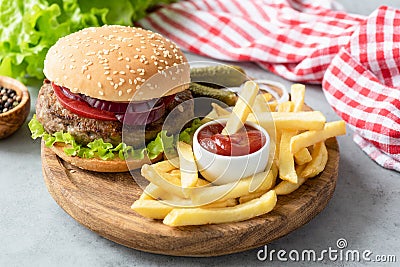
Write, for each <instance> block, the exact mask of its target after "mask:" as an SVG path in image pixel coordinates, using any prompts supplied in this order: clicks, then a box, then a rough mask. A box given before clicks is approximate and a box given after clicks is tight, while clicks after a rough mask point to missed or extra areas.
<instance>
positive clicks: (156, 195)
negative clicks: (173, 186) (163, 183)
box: [142, 183, 179, 200]
mask: <svg viewBox="0 0 400 267" xmlns="http://www.w3.org/2000/svg"><path fill="white" fill-rule="evenodd" d="M143 194H146V195H149V196H150V197H151V198H153V199H163V200H167V199H168V200H172V199H177V198H179V197H178V196H176V195H174V194H172V193H170V192H168V191H166V190H165V189H163V188H161V187H159V186H158V185H156V184H153V183H149V184H148V185H147V186H146V188H145V189H144V191H143ZM143 194H142V195H143Z"/></svg>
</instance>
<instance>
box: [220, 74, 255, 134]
mask: <svg viewBox="0 0 400 267" xmlns="http://www.w3.org/2000/svg"><path fill="white" fill-rule="evenodd" d="M258 90H259V88H258V85H257V84H256V83H255V82H253V81H247V82H246V83H245V84H244V87H243V89H242V91H241V92H240V94H239V98H238V100H237V102H236V104H235V106H234V107H233V110H232V113H231V114H230V115H229V118H228V121H227V122H226V126H225V128H224V129H223V130H222V134H224V135H231V134H234V133H236V132H237V131H238V130H239V129H241V128H242V127H243V125H244V123H245V121H246V120H247V116H248V115H249V114H250V112H251V107H252V106H253V104H254V101H255V99H256V96H257V93H258Z"/></svg>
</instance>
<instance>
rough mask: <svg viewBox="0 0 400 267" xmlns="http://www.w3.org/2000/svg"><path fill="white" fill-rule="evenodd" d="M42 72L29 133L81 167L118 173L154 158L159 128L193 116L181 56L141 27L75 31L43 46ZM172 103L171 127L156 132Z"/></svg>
mask: <svg viewBox="0 0 400 267" xmlns="http://www.w3.org/2000/svg"><path fill="white" fill-rule="evenodd" d="M43 72H44V74H45V76H46V79H45V80H44V82H43V86H42V87H41V89H40V91H39V94H38V98H37V103H36V115H35V116H34V117H33V119H32V120H31V122H30V123H29V127H30V129H31V132H32V137H33V138H37V137H42V138H43V139H44V140H43V141H44V142H45V144H46V146H48V147H50V148H51V149H52V150H53V151H54V152H55V153H56V154H57V155H58V156H59V157H61V158H62V159H63V160H65V161H67V162H69V163H71V164H73V165H75V166H77V167H80V168H83V169H87V170H91V171H99V172H122V171H127V170H128V169H134V168H139V167H141V166H142V165H143V164H144V163H145V162H148V161H149V160H152V161H155V160H158V159H160V158H161V157H162V153H163V149H165V147H164V146H163V145H160V144H158V143H159V142H162V140H161V139H162V138H161V137H162V134H164V135H165V136H166V134H167V133H168V134H174V133H177V132H179V131H180V130H181V129H182V126H183V125H185V124H187V123H188V122H189V121H190V119H191V118H192V115H193V105H190V104H187V103H189V102H191V101H189V100H191V99H192V95H191V93H190V91H189V90H188V87H189V82H190V70H189V65H188V63H187V59H186V57H185V56H184V54H183V53H182V52H181V50H180V49H179V48H178V47H177V46H176V45H175V44H174V43H172V42H171V41H170V40H168V39H166V38H164V37H162V36H161V35H160V34H157V33H154V32H151V31H148V30H144V29H141V28H135V27H125V26H115V25H114V26H103V27H92V28H86V29H83V30H81V31H78V32H75V33H73V34H70V35H68V36H65V37H63V38H61V39H59V40H58V41H57V42H56V44H55V45H54V46H52V47H51V48H50V49H49V51H48V53H47V55H46V59H45V62H44V70H43ZM185 103H186V104H185ZM177 108H178V109H179V112H175V113H174V122H175V123H174V126H175V127H174V126H169V128H168V132H165V131H163V129H165V128H163V124H164V120H165V118H166V117H167V116H168V114H169V113H170V112H171V111H173V110H176V109H177ZM149 146H151V149H149Z"/></svg>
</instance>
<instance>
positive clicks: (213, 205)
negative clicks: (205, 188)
mask: <svg viewBox="0 0 400 267" xmlns="http://www.w3.org/2000/svg"><path fill="white" fill-rule="evenodd" d="M235 205H237V200H236V199H235V198H228V199H225V200H222V201H215V202H213V203H210V204H207V205H204V206H200V208H203V209H211V208H224V207H233V206H235Z"/></svg>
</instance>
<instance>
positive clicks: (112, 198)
mask: <svg viewBox="0 0 400 267" xmlns="http://www.w3.org/2000/svg"><path fill="white" fill-rule="evenodd" d="M326 145H327V149H328V153H329V160H328V163H327V166H326V168H325V170H324V171H323V172H322V173H321V174H320V175H319V176H317V177H315V178H313V179H309V180H307V181H306V182H305V184H303V185H302V186H301V187H300V188H299V189H298V190H297V191H295V192H293V193H292V194H290V195H288V196H278V203H277V205H276V207H275V208H274V210H273V211H272V212H270V213H269V214H266V215H263V216H260V217H256V218H253V219H250V220H247V221H243V222H238V223H226V224H219V225H203V226H185V227H176V228H173V227H169V226H166V225H164V224H163V223H162V222H161V221H157V220H150V219H146V218H144V217H142V216H140V215H138V214H137V213H135V212H134V211H133V210H131V209H130V206H131V205H132V203H133V202H134V201H135V200H136V199H138V198H139V196H140V194H141V193H142V189H141V188H140V187H139V186H138V185H137V184H136V183H135V181H134V180H133V178H132V177H131V174H130V173H129V172H127V173H96V172H90V171H84V170H81V169H78V168H76V167H74V166H72V165H70V164H68V163H66V162H65V161H63V160H62V159H60V158H59V157H57V156H56V154H54V153H53V152H52V151H51V150H50V149H48V148H46V147H45V146H44V144H43V143H42V166H43V176H44V180H45V182H46V185H47V188H48V190H49V192H50V193H51V195H52V196H53V198H54V199H55V200H56V202H57V203H58V204H59V205H60V206H61V207H62V208H63V209H64V210H65V211H66V212H67V213H68V214H69V215H71V216H72V217H73V218H74V219H75V220H77V221H78V222H80V223H81V224H82V225H84V226H86V227H87V228H89V229H91V230H93V231H94V232H96V233H98V234H99V235H101V236H103V237H105V238H107V239H110V240H112V241H114V242H117V243H119V244H122V245H124V246H127V247H131V248H134V249H138V250H143V251H147V252H153V253H158V254H167V255H178V256H201V257H204V256H217V255H223V254H230V253H235V252H240V251H244V250H248V249H251V248H255V247H259V246H262V245H264V244H267V243H269V242H271V241H273V240H275V239H277V238H280V237H282V236H284V235H286V234H288V233H290V232H291V231H293V230H295V229H297V228H299V227H300V226H302V225H304V224H305V223H307V222H308V221H310V220H311V219H312V218H313V217H314V216H316V215H317V214H318V213H319V212H321V211H322V210H323V209H324V207H325V206H326V205H327V203H328V201H329V199H330V198H331V197H332V194H333V192H334V190H335V186H336V180H337V174H338V164H339V148H338V143H337V141H336V139H335V138H332V139H330V140H327V141H326Z"/></svg>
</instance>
